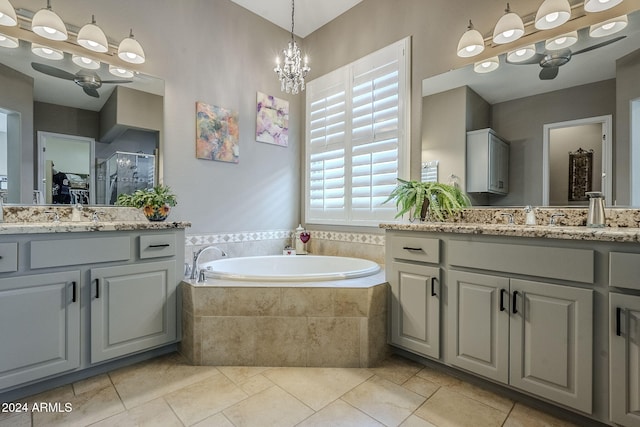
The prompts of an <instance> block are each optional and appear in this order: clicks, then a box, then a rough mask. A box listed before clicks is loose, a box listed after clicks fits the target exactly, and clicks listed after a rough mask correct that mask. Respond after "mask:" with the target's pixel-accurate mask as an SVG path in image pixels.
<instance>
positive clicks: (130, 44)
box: [118, 29, 145, 64]
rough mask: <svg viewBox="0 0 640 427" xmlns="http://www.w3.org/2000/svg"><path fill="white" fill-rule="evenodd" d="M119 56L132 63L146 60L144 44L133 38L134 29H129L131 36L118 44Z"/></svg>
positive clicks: (140, 62)
mask: <svg viewBox="0 0 640 427" xmlns="http://www.w3.org/2000/svg"><path fill="white" fill-rule="evenodd" d="M118 57H119V58H120V59H122V60H123V61H125V62H129V63H131V64H142V63H143V62H144V61H145V55H144V50H142V46H141V45H140V43H139V42H138V40H136V39H135V38H133V29H131V30H130V31H129V37H127V38H126V39H124V40H122V41H121V42H120V46H118Z"/></svg>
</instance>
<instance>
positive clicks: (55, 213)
mask: <svg viewBox="0 0 640 427" xmlns="http://www.w3.org/2000/svg"><path fill="white" fill-rule="evenodd" d="M44 213H46V214H53V222H55V223H58V222H60V215H59V214H58V212H57V211H44Z"/></svg>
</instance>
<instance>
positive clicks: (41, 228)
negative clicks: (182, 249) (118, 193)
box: [0, 220, 191, 234]
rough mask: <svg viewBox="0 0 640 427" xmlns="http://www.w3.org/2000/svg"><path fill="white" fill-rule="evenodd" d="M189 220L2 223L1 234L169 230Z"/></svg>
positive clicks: (188, 225) (187, 225)
mask: <svg viewBox="0 0 640 427" xmlns="http://www.w3.org/2000/svg"><path fill="white" fill-rule="evenodd" d="M190 226H191V223H189V222H183V221H179V222H171V221H162V222H151V221H146V220H145V221H144V222H143V221H104V222H97V223H96V222H91V221H79V222H71V221H64V222H63V221H60V222H57V223H54V222H15V223H8V222H5V223H0V234H38V233H68V232H76V233H82V232H87V231H132V230H167V229H173V228H187V227H190Z"/></svg>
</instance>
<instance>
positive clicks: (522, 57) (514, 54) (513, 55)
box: [507, 44, 536, 63]
mask: <svg viewBox="0 0 640 427" xmlns="http://www.w3.org/2000/svg"><path fill="white" fill-rule="evenodd" d="M535 54H536V46H535V45H534V44H530V45H527V46H523V47H520V48H518V49H515V50H512V51H511V52H508V53H507V61H509V62H513V63H519V62H524V61H526V60H528V59H530V58H532V57H533V56H534V55H535Z"/></svg>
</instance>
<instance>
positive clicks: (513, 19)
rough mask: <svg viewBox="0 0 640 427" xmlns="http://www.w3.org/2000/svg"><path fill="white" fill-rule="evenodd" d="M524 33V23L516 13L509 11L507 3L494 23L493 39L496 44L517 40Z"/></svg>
mask: <svg viewBox="0 0 640 427" xmlns="http://www.w3.org/2000/svg"><path fill="white" fill-rule="evenodd" d="M523 34H524V23H523V22H522V18H520V17H519V16H518V14H516V13H513V12H511V8H510V7H509V3H507V8H506V9H505V14H504V15H502V18H500V20H499V21H498V23H497V24H496V27H495V28H494V30H493V41H494V43H497V44H504V43H510V42H512V41H515V40H518V39H519V38H520V37H522V35H523Z"/></svg>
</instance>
